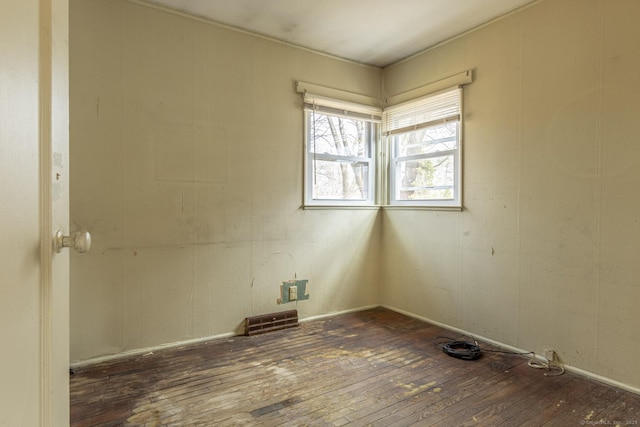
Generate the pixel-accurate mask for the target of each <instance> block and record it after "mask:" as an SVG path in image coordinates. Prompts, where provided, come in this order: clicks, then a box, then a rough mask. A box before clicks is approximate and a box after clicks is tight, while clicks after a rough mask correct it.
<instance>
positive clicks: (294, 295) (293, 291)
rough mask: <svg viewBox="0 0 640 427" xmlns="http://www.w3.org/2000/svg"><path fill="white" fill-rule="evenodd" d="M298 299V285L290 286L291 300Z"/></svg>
mask: <svg viewBox="0 0 640 427" xmlns="http://www.w3.org/2000/svg"><path fill="white" fill-rule="evenodd" d="M297 299H298V287H297V286H289V301H295V300H297Z"/></svg>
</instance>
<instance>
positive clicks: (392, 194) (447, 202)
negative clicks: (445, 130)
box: [383, 86, 464, 210]
mask: <svg viewBox="0 0 640 427" xmlns="http://www.w3.org/2000/svg"><path fill="white" fill-rule="evenodd" d="M454 90H455V91H457V92H456V94H457V97H456V98H457V108H456V109H454V111H453V112H452V113H448V112H447V111H445V110H443V116H444V117H441V118H438V119H435V120H427V121H423V122H416V123H412V124H411V125H410V126H406V127H401V128H397V129H393V130H389V128H393V126H390V125H389V121H390V118H389V115H390V114H393V112H394V110H396V109H398V107H400V108H404V109H407V110H411V109H412V106H413V105H418V104H423V105H424V104H425V103H428V101H429V99H430V98H431V99H436V97H437V96H438V95H441V94H443V93H445V94H446V93H448V92H452V91H454ZM462 100H463V90H462V87H461V86H455V87H450V88H447V89H445V90H441V91H438V92H435V93H430V94H428V95H425V96H421V97H418V98H415V99H411V100H408V101H405V102H403V103H402V104H399V105H397V106H396V105H394V106H392V107H389V108H388V109H386V110H385V113H384V121H383V122H384V127H385V128H384V129H383V134H384V138H385V146H386V148H387V151H388V153H389V156H388V158H389V160H388V170H389V173H388V177H387V180H386V181H387V184H388V187H387V191H386V193H387V201H388V206H387V207H405V208H407V207H415V208H430V209H456V210H460V209H462V187H463V185H462V151H463V150H462V148H463V139H462V134H463V132H462V129H463V117H464V114H463V103H462ZM434 111H439V110H438V109H437V108H436V109H434ZM450 122H456V123H457V129H456V148H455V149H450V150H443V151H438V152H433V153H423V154H418V155H412V156H400V155H399V154H398V152H397V151H398V138H399V136H401V135H406V134H408V133H412V132H418V131H421V130H423V129H428V128H434V127H437V126H440V125H442V124H445V123H450ZM449 155H453V167H454V172H453V186H452V189H453V192H454V197H453V198H452V199H417V200H403V199H399V198H398V188H397V178H398V174H397V172H398V167H399V163H401V162H406V161H411V160H423V159H428V158H435V157H444V156H449Z"/></svg>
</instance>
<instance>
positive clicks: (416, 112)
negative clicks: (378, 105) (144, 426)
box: [383, 87, 462, 135]
mask: <svg viewBox="0 0 640 427" xmlns="http://www.w3.org/2000/svg"><path fill="white" fill-rule="evenodd" d="M461 97H462V88H460V87H454V88H450V89H446V90H444V91H441V92H438V93H435V94H432V95H428V96H425V97H423V98H419V99H414V100H411V101H407V102H403V103H401V104H398V105H394V106H391V107H388V108H386V109H385V114H384V121H383V129H384V133H385V135H393V134H399V133H404V132H409V131H412V130H416V129H420V128H424V127H429V126H433V125H435V124H438V123H445V122H448V121H458V120H460V105H461V104H462V100H461Z"/></svg>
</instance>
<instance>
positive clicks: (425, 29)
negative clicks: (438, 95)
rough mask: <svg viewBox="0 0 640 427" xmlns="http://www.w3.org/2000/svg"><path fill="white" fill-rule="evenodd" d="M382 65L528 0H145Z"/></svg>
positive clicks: (326, 51)
mask: <svg viewBox="0 0 640 427" xmlns="http://www.w3.org/2000/svg"><path fill="white" fill-rule="evenodd" d="M147 1H149V2H151V3H155V4H158V5H162V6H166V7H168V8H171V9H175V10H178V11H181V12H185V13H188V14H191V15H196V16H200V17H203V18H206V19H208V20H211V21H215V22H218V23H221V24H225V25H229V26H232V27H236V28H240V29H242V30H246V31H250V32H252V33H257V34H260V35H264V36H268V37H271V38H274V39H278V40H281V41H285V42H289V43H292V44H294V45H297V46H302V47H305V48H309V49H312V50H315V51H318V52H324V53H327V54H330V55H334V56H338V57H341V58H346V59H350V60H353V61H357V62H361V63H364V64H370V65H375V66H378V67H384V66H387V65H389V64H392V63H394V62H396V61H399V60H401V59H403V58H406V57H407V56H410V55H412V54H414V53H417V52H420V51H422V50H424V49H426V48H429V47H431V46H434V45H436V44H438V43H440V42H442V41H444V40H447V39H449V38H451V37H454V36H456V35H459V34H461V33H464V32H465V31H467V30H470V29H472V28H475V27H477V26H479V25H481V24H483V23H485V22H487V21H490V20H492V19H493V18H496V17H498V16H500V15H503V14H505V13H508V12H510V11H512V10H514V9H517V8H518V7H520V6H523V5H524V4H527V3H530V2H532V0H147Z"/></svg>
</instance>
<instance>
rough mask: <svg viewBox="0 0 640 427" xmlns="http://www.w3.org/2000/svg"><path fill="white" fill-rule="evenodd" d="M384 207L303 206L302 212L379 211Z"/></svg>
mask: <svg viewBox="0 0 640 427" xmlns="http://www.w3.org/2000/svg"><path fill="white" fill-rule="evenodd" d="M381 207H382V206H378V205H367V206H363V205H303V206H302V210H305V211H313V210H327V209H330V210H354V209H355V210H378V209H380V208H381Z"/></svg>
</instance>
